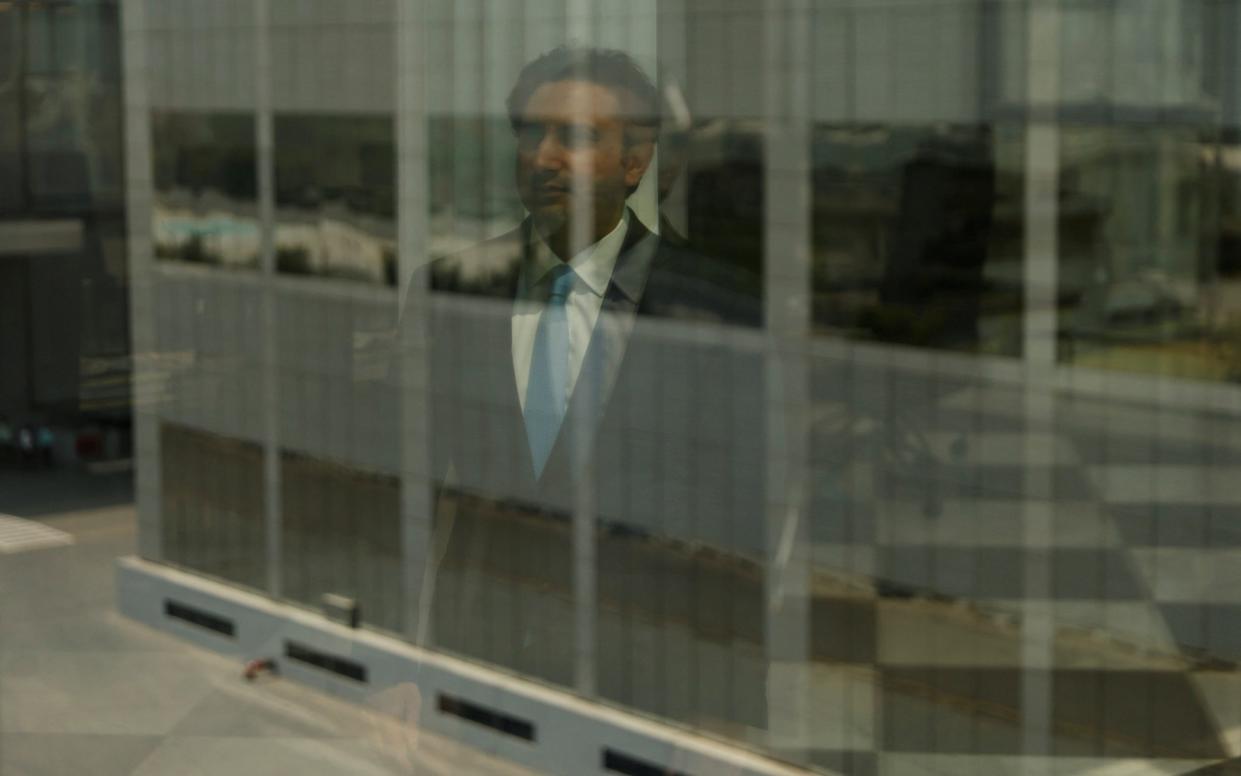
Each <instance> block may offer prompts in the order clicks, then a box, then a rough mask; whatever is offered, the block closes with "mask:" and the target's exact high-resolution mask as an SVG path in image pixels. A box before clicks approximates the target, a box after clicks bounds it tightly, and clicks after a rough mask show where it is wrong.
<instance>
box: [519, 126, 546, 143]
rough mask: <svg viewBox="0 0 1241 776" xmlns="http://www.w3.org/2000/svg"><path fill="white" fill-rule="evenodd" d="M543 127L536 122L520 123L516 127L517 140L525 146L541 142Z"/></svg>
mask: <svg viewBox="0 0 1241 776" xmlns="http://www.w3.org/2000/svg"><path fill="white" fill-rule="evenodd" d="M544 134H545V133H544V130H543V127H541V126H539V125H538V124H521V125H519V126H518V127H517V142H518V143H519V144H521V145H523V146H526V147H532V146H537V145H538V144H539V143H541V142H543V135H544Z"/></svg>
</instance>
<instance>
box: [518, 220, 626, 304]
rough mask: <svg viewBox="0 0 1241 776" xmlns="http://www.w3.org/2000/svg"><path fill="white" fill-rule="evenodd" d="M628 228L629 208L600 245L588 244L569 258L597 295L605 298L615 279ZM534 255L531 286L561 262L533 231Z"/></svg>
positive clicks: (577, 272)
mask: <svg viewBox="0 0 1241 776" xmlns="http://www.w3.org/2000/svg"><path fill="white" fill-rule="evenodd" d="M628 228H629V209H628V208H626V209H625V212H624V214H622V215H621V219H620V221H619V222H618V223H617V224H616V226H615V227H614V228H613V229H612V231H610V232H608V233H607V234H606V235H605V236H604V237H603V238H602V239H601V240H599V242H597V243H594V244H593V245H588V246H586V247H585V248H583V249H582V250H580V251H578V252H577V253H576V254H574V256H573V258H571V259H569V267H570V268H572V269H573V272H574V273H575V274H576V275H577V276H578V277H579V278H581V279H582V281H583V282H585V283H586V285H587V286H588V287H589V288H590V290H591V291H593V292H594V293H595V294H596V295H597V296H603V295H604V292H606V291H607V289H608V282H609V281H610V280H611V279H612V270H613V269H614V268H615V267H616V259H617V258H618V257H619V256H620V250H621V247H622V246H623V245H624V244H625V233H626V231H628ZM530 233H531V235H532V236H531V239H530V242H531V247H532V248H533V250H531V256H532V260H533V264H532V266H531V268H530V270H531V271H530V275H529V277H530V278H532V279H533V282H532V283H531V285H537V284H539V283H542V282H543V280H544V278H545V277H546V276H547V273H548V272H551V271H552V269H554V268H555V267H556V266H557V265H559V264H560V263H561V261H560V259H559V258H558V257H557V256H556V254H555V253H553V252H552V249H551V248H549V247H548V245H547V243H546V242H545V241H544V240H543V237H542V236H541V235H540V234H539V233H538V231H536V230H534V229H531V230H530Z"/></svg>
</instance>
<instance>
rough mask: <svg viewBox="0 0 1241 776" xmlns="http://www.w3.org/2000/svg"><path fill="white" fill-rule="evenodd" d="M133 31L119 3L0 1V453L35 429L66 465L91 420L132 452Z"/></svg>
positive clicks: (115, 445)
mask: <svg viewBox="0 0 1241 776" xmlns="http://www.w3.org/2000/svg"><path fill="white" fill-rule="evenodd" d="M120 25H121V22H120V14H119V7H118V4H117V2H116V1H115V0H92V1H90V2H70V1H68V0H64V1H61V0H53V1H50V2H27V0H14V1H12V2H6V3H0V364H3V370H0V371H2V372H3V374H0V431H3V432H5V433H4V434H3V436H4V439H3V440H2V441H0V455H6V456H7V454H8V452H10V451H9V449H8V448H9V447H10V437H11V436H15V435H16V434H17V433H18V429H21V428H24V427H29V428H30V429H32V430H33V429H36V428H43V429H46V430H48V431H52V430H54V432H55V434H56V437H57V439H60V440H63V441H64V444H62V445H59V446H57V447H56V450H55V455H54V458H55V460H56V461H57V462H58V463H63V462H67V461H71V460H75V456H76V454H75V452H74V446H73V444H72V441H71V436H72V434H70V433H67V432H73V433H77V432H80V431H84V430H88V428H89V431H90V435H91V436H92V437H95V438H99V437H107V438H108V439H109V440H110V443H109V444H107V445H106V446H107V447H108V448H110V451H111V457H117V456H119V455H121V454H123V451H122V450H121V449H120V448H121V447H123V446H124V443H123V440H124V438H125V437H126V436H127V433H128V414H129V399H130V395H129V394H130V391H129V363H128V359H129V329H128V313H127V310H128V308H127V294H128V287H127V264H128V262H127V250H126V242H125V237H126V235H125V219H124V205H125V189H124V183H125V157H124V153H123V148H124V143H123V141H122V132H123V128H124V120H123V116H122V113H121V105H122V101H121V67H120V61H121V44H120V32H121V31H120ZM90 427H93V428H90ZM101 431H102V432H103V433H102V434H100V433H97V432H101ZM95 447H98V445H95ZM79 452H81V453H86V452H87V451H86V450H83V451H79ZM86 457H91V456H90V455H87V456H86Z"/></svg>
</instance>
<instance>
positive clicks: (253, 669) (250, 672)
mask: <svg viewBox="0 0 1241 776" xmlns="http://www.w3.org/2000/svg"><path fill="white" fill-rule="evenodd" d="M275 672H276V661H275V660H272V659H271V658H265V657H260V658H255V659H254V660H251V661H250V662H248V663H246V667H245V670H244V671H242V676H244V677H245V678H246V681H248V682H252V681H254V680H255V679H256V678H258V675H259V674H261V673H273V674H274V673H275Z"/></svg>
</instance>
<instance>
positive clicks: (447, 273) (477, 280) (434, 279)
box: [422, 226, 527, 296]
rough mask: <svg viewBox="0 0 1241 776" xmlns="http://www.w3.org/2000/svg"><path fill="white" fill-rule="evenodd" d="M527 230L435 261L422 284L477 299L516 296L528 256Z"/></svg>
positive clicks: (432, 288)
mask: <svg viewBox="0 0 1241 776" xmlns="http://www.w3.org/2000/svg"><path fill="white" fill-rule="evenodd" d="M526 239H527V237H526V232H525V229H524V227H520V226H519V227H517V228H515V229H511V230H509V231H507V232H505V233H503V234H501V235H498V236H496V237H492V238H490V239H487V240H484V241H482V242H480V243H476V244H474V245H471V246H470V247H468V248H464V249H462V250H458V251H453V252H450V253H447V254H445V255H442V256H439V257H437V258H434V259H432V261H431V262H430V263H429V264H428V265H427V266H426V268H425V270H424V277H423V279H422V282H424V283H426V284H428V287H429V288H430V289H431V290H432V291H438V292H444V293H458V294H471V295H477V296H512V294H513V291H514V289H515V288H516V281H517V274H518V272H519V271H520V267H521V260H522V257H523V256H524V255H525V248H526Z"/></svg>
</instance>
